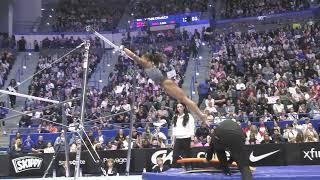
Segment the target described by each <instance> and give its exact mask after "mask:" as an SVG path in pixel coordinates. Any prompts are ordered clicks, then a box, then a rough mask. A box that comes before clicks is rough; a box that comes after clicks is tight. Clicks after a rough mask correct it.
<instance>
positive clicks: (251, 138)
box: [246, 133, 260, 144]
mask: <svg viewBox="0 0 320 180" xmlns="http://www.w3.org/2000/svg"><path fill="white" fill-rule="evenodd" d="M246 144H260V141H258V140H257V139H256V134H255V133H250V136H249V140H247V141H246Z"/></svg>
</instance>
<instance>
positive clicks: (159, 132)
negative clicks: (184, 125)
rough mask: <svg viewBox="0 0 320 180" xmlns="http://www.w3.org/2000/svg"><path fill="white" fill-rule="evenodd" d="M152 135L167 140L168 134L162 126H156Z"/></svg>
mask: <svg viewBox="0 0 320 180" xmlns="http://www.w3.org/2000/svg"><path fill="white" fill-rule="evenodd" d="M152 137H155V138H161V139H162V140H167V137H166V135H165V134H164V133H163V132H161V131H160V127H156V128H155V130H154V132H153V133H152Z"/></svg>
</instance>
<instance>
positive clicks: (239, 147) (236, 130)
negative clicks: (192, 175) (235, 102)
mask: <svg viewBox="0 0 320 180" xmlns="http://www.w3.org/2000/svg"><path fill="white" fill-rule="evenodd" d="M245 139H246V138H245V135H244V133H243V131H242V129H241V127H240V126H239V125H238V124H237V123H236V122H234V121H232V120H225V121H223V122H221V123H220V124H219V125H218V126H217V127H216V129H215V130H214V132H213V134H212V138H211V142H210V146H209V149H208V151H207V158H206V159H207V161H210V160H211V159H212V157H213V153H216V155H217V157H218V159H219V161H220V166H221V168H222V170H223V172H224V173H225V174H226V175H229V176H230V175H231V170H230V168H229V166H228V161H227V156H226V153H225V151H226V150H229V151H230V156H231V157H232V158H231V159H232V160H234V161H235V162H236V163H237V165H238V167H239V169H240V172H241V175H242V180H252V174H251V170H250V167H249V157H248V156H247V153H246V151H245V146H244V144H245ZM229 161H230V160H229Z"/></svg>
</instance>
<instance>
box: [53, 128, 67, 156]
mask: <svg viewBox="0 0 320 180" xmlns="http://www.w3.org/2000/svg"><path fill="white" fill-rule="evenodd" d="M64 145H65V137H64V132H63V131H62V132H61V133H60V136H58V137H57V138H56V140H55V141H54V149H55V151H64Z"/></svg>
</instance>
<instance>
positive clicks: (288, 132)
mask: <svg viewBox="0 0 320 180" xmlns="http://www.w3.org/2000/svg"><path fill="white" fill-rule="evenodd" d="M286 126H287V128H286V129H285V130H284V133H283V138H284V139H286V140H287V142H289V143H296V138H297V135H298V131H297V130H295V129H293V125H292V124H287V125H286Z"/></svg>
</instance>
